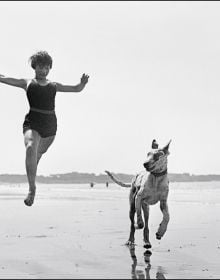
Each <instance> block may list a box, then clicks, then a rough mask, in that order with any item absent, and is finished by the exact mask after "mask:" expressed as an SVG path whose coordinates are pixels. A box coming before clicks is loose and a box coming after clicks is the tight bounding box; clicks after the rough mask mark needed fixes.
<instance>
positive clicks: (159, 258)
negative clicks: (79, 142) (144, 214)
mask: <svg viewBox="0 0 220 280" xmlns="http://www.w3.org/2000/svg"><path fill="white" fill-rule="evenodd" d="M37 188H38V189H37V196H36V200H35V203H34V205H33V206H32V207H27V206H25V205H24V203H23V199H24V198H25V194H26V191H27V185H25V184H22V185H0V220H1V227H0V278H4V279H9V278H17V279H18V278H19V279H21V278H26V279H30V278H31V279H40V278H44V279H45V278H53V279H54V278H69V279H70V278H72V279H73V278H80V279H88V278H90V279H91V278H93V279H97V278H105V279H112V278H114V279H116V278H118V279H125V278H127V279H131V278H132V279H149V278H151V279H155V278H158V279H172V278H173V279H175V278H179V279H180V278H181V279H183V278H186V279H187V278H188V279H192V278H197V279H198V278H200V279H203V278H206V279H217V278H219V277H220V266H219V259H220V182H218V183H214V182H213V183H199V184H198V183H193V184H192V183H185V184H184V183H179V184H177V183H176V184H170V194H169V210H170V215H171V220H170V224H169V227H168V231H167V233H166V235H165V236H164V237H163V239H162V240H160V241H158V240H156V238H155V233H156V231H157V228H158V225H159V223H160V221H161V219H162V214H161V212H160V210H159V204H157V205H155V206H152V207H151V208H150V220H149V226H150V239H151V243H152V250H151V252H152V255H151V256H150V257H147V258H145V257H144V252H145V249H144V248H143V242H142V234H143V233H142V231H141V230H139V231H137V232H136V246H135V251H130V250H129V248H127V247H126V246H124V244H125V242H126V241H127V239H128V235H129V227H130V222H129V218H128V210H129V205H128V191H129V190H128V189H123V188H120V187H118V186H116V185H114V184H110V185H109V188H106V186H105V185H104V184H103V185H95V186H94V187H93V188H90V186H89V185H45V184H38V187H37ZM133 254H135V255H136V259H134V258H132V257H131V256H132V255H133ZM146 261H147V262H146Z"/></svg>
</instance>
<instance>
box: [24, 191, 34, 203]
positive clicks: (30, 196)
mask: <svg viewBox="0 0 220 280" xmlns="http://www.w3.org/2000/svg"><path fill="white" fill-rule="evenodd" d="M34 197H35V191H31V192H29V193H28V195H27V197H26V198H25V200H24V204H25V205H27V206H31V205H32V204H33V203H34Z"/></svg>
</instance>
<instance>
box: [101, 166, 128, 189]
mask: <svg viewBox="0 0 220 280" xmlns="http://www.w3.org/2000/svg"><path fill="white" fill-rule="evenodd" d="M105 173H107V174H108V176H109V177H110V178H111V179H112V181H113V182H115V183H116V184H118V185H119V186H121V187H123V188H130V187H131V184H129V183H128V184H126V183H123V182H121V181H119V180H118V179H116V178H115V177H114V176H113V175H112V173H111V172H109V171H107V170H105Z"/></svg>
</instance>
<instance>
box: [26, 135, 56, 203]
mask: <svg viewBox="0 0 220 280" xmlns="http://www.w3.org/2000/svg"><path fill="white" fill-rule="evenodd" d="M54 138H55V136H49V137H46V138H42V137H40V135H39V133H38V132H36V131H35V130H28V131H26V133H25V135H24V141H25V147H26V172H27V177H28V183H29V193H28V196H27V198H26V199H25V200H24V203H25V204H26V205H27V206H31V205H32V204H33V203H34V197H35V192H36V184H35V180H36V175H37V166H38V163H39V161H40V159H41V157H42V155H43V154H44V153H46V151H47V150H48V148H49V147H50V145H51V144H52V142H53V141H54Z"/></svg>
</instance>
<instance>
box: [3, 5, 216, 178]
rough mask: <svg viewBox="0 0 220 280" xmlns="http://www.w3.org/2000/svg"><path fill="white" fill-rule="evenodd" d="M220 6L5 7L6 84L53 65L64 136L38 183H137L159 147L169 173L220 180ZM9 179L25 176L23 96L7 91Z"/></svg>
mask: <svg viewBox="0 0 220 280" xmlns="http://www.w3.org/2000/svg"><path fill="white" fill-rule="evenodd" d="M219 14H220V2H218V1H161V2H160V1H103V2H102V1H33V2H32V1H1V2H0V27H1V28H0V30H1V33H0V34H1V35H0V36H1V46H0V74H2V75H5V76H8V77H13V78H28V79H31V78H34V72H33V69H32V68H31V67H30V64H29V63H28V59H29V57H30V56H31V55H32V54H33V53H35V52H36V51H38V50H46V51H47V52H48V53H49V54H50V55H51V56H52V57H53V68H52V69H51V71H50V73H49V76H48V79H50V80H51V81H54V82H60V83H63V84H72V85H75V84H78V83H79V81H80V78H81V75H82V74H83V73H86V74H88V75H89V76H90V78H89V82H88V84H87V85H86V87H85V89H84V90H83V91H82V92H80V93H62V92H58V93H57V95H56V114H57V119H58V130H57V135H56V139H55V141H54V143H53V144H52V145H51V147H50V148H49V150H48V151H47V153H46V154H45V155H44V156H43V157H42V159H41V162H40V164H39V167H38V174H39V175H49V174H61V173H69V172H75V171H76V172H88V173H95V174H103V173H104V170H110V171H112V172H116V173H128V174H135V173H137V172H139V171H141V170H143V165H142V164H143V162H144V161H145V158H146V154H147V152H148V151H149V150H150V147H151V142H152V140H153V139H156V140H157V141H158V143H159V145H160V146H161V147H163V146H164V145H166V144H167V143H168V141H169V140H170V139H171V140H172V142H171V144H170V155H169V158H168V171H169V172H170V173H190V174H195V175H196V174H220V159H219V154H220V152H219V143H220V133H219V125H220V110H219V108H220V83H219V76H220V75H219V74H220V28H219V26H220V17H219ZM0 98H1V102H0V128H1V139H0V173H1V174H4V173H8V174H25V147H24V141H23V134H22V124H23V121H24V116H25V114H26V113H28V111H29V105H28V101H27V98H26V93H25V91H24V90H22V89H20V88H16V87H12V86H8V85H5V84H0Z"/></svg>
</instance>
